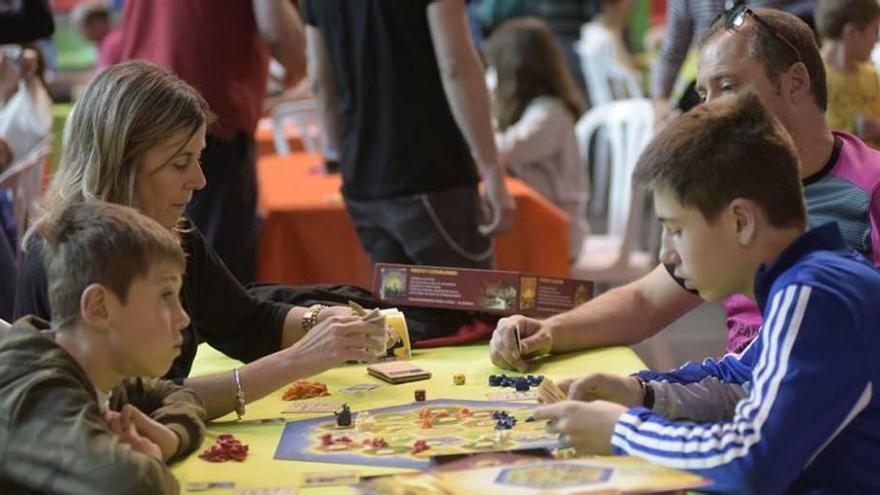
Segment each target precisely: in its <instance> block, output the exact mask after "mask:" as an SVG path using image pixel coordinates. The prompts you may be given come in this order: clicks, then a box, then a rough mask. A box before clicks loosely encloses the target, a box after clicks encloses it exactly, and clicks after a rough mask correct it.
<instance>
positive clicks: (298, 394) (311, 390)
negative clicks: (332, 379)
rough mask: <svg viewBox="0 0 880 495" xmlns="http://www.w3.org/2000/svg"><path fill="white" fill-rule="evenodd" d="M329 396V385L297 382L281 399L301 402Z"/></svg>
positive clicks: (303, 381)
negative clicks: (300, 400)
mask: <svg viewBox="0 0 880 495" xmlns="http://www.w3.org/2000/svg"><path fill="white" fill-rule="evenodd" d="M328 395H330V392H328V391H327V385H325V384H323V383H319V382H307V381H305V380H297V381H295V382H293V383H292V384H291V385H290V387H288V388H287V390H286V391H285V392H284V395H283V396H282V397H281V398H282V399H284V400H299V399H311V398H312V397H325V396H328Z"/></svg>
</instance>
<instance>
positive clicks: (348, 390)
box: [336, 383, 382, 394]
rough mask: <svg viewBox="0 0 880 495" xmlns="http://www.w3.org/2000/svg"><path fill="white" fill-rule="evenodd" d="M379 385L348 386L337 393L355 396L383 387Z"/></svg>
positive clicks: (359, 384) (360, 384) (361, 384)
mask: <svg viewBox="0 0 880 495" xmlns="http://www.w3.org/2000/svg"><path fill="white" fill-rule="evenodd" d="M381 386H382V385H379V384H378V383H358V384H356V385H348V386H346V387H342V388H339V389H337V390H336V392H337V393H342V394H355V393H358V392H369V391H370V390H373V389H376V388H379V387H381Z"/></svg>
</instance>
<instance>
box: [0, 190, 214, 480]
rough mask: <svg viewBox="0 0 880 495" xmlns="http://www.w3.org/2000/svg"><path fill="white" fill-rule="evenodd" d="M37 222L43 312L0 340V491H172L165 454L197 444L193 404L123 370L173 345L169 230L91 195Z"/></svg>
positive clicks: (176, 390)
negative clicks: (44, 277)
mask: <svg viewBox="0 0 880 495" xmlns="http://www.w3.org/2000/svg"><path fill="white" fill-rule="evenodd" d="M41 228H42V229H43V231H42V232H41V233H42V234H43V236H44V237H45V239H46V245H45V247H46V249H45V255H44V262H45V264H46V271H47V274H48V283H49V299H50V302H51V305H52V309H53V319H52V324H51V327H50V326H49V324H47V323H46V322H45V321H43V320H40V319H38V318H37V317H33V316H30V317H25V318H22V319H20V320H18V321H17V322H16V323H15V324H14V325H13V327H12V330H11V331H10V332H9V334H8V335H7V336H5V337H4V338H3V340H2V342H0V445H3V448H2V449H0V493H21V492H28V493H31V492H39V493H83V494H85V493H89V494H94V493H132V494H133V493H151V494H152V493H156V494H165V493H178V491H179V486H178V483H177V480H175V479H174V476H172V474H171V473H170V471H169V470H168V468H167V467H166V466H165V462H169V461H174V460H177V459H180V458H182V457H184V456H186V455H187V454H189V453H190V452H192V451H193V450H195V449H196V448H198V446H199V444H200V443H201V441H202V437H203V436H204V418H205V407H204V403H203V402H202V400H201V398H200V397H199V396H197V395H196V394H195V392H193V391H191V390H189V389H186V388H183V387H179V386H177V385H174V384H173V383H171V382H167V381H163V380H159V379H156V378H134V377H140V376H162V375H163V374H165V373H166V372H167V371H168V368H169V367H170V366H171V362H172V361H173V360H174V358H175V357H177V355H178V354H180V346H181V343H182V340H183V338H182V336H181V330H183V328H184V327H186V325H187V324H188V323H189V317H188V316H187V314H186V312H185V311H184V310H183V308H182V307H181V305H180V297H179V293H180V287H181V283H182V277H183V272H184V266H185V256H184V254H183V250H182V249H181V247H180V241H179V240H178V238H177V236H176V235H175V234H174V233H173V232H171V231H170V230H168V229H166V228H163V227H162V226H161V225H159V224H158V223H156V222H155V221H154V220H151V219H149V218H147V217H146V216H143V215H141V214H139V213H137V212H136V211H135V210H133V209H131V208H128V207H124V206H119V205H114V204H110V203H103V202H97V201H95V202H89V203H82V204H73V205H71V206H69V207H68V208H66V209H65V210H63V211H62V212H61V213H60V215H59V216H58V218H57V219H53V220H51V221H48V222H46V223H45V224H44V226H43V227H41Z"/></svg>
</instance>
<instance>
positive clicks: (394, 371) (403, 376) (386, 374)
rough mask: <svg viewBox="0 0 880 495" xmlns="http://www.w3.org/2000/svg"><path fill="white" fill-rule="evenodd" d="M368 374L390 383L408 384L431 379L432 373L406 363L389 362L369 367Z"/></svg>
mask: <svg viewBox="0 0 880 495" xmlns="http://www.w3.org/2000/svg"><path fill="white" fill-rule="evenodd" d="M367 372H368V373H369V374H371V375H373V376H375V377H376V378H379V379H380V380H384V381H386V382H388V383H394V384H397V383H406V382H414V381H417V380H427V379H428V378H431V372H430V371H428V370H426V369H424V368H419V367H418V366H416V365H414V364H412V363H408V362H406V361H389V362H387V363H377V364H371V365H369V366H367Z"/></svg>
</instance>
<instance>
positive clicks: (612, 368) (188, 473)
mask: <svg viewBox="0 0 880 495" xmlns="http://www.w3.org/2000/svg"><path fill="white" fill-rule="evenodd" d="M412 362H413V363H414V364H417V365H419V366H421V367H423V368H426V369H428V370H430V371H431V372H432V373H433V376H432V378H431V379H430V380H425V381H419V382H414V383H406V384H400V385H390V384H387V383H384V382H381V381H379V380H377V379H375V378H373V377H371V376H369V375H368V374H367V372H366V369H365V367H364V366H348V367H343V368H337V369H333V370H330V371H327V372H325V373H322V374H321V375H318V376H317V377H314V380H317V381H321V382H324V383H326V384H327V386H328V387H329V389H330V391H331V394H333V395H331V396H330V397H324V398H321V399H313V400H334V401H341V400H346V401H348V402H349V404H350V405H351V406H352V410H353V411H354V412H357V411H361V410H364V409H372V408H377V407H386V406H393V405H400V404H405V403H409V402H412V401H413V391H414V390H415V389H418V388H421V389H425V390H426V391H427V399H428V400H431V399H444V398H450V399H470V400H486V394H487V393H488V392H489V391H491V390H497V389H491V388H490V387H489V386H488V384H487V382H488V376H489V375H490V374H497V373H502V372H503V371H502V370H500V369H498V368H496V367H494V366H493V365H492V363H491V362H490V361H489V355H488V347H487V346H486V345H485V344H478V345H471V346H461V347H445V348H438V349H423V350H415V351H414V355H413V358H412ZM235 364H236V362H235V361H234V360H232V359H230V358H228V357H226V356H223V355H222V354H220V353H219V352H217V351H215V350H214V349H211V348H210V347H208V346H207V345H202V346H201V348H200V349H199V352H198V355H197V357H196V362H195V365H194V368H193V369H194V373H193V374H194V375H199V374H207V373H211V372H216V371H228V370H230V369H232V367H233V366H235ZM644 368H645V365H644V363H643V362H642V361H641V360H640V359H639V358H638V357H637V356H636V354H635V353H634V352H633V351H632V350H631V349H629V348H624V347H616V348H609V349H600V350H595V351H590V352H587V353H582V354H570V355H565V356H554V357H552V358H548V359H546V360H545V361H544V362H543V363H542V364H541V366H540V367H539V368H538V369H536V370H535V371H534V373H536V374H543V375H545V376H547V377H550V378H552V379H554V380H559V379H562V378H565V377H569V376H574V375H579V374H583V373H587V372H597V371H603V372H609V373H619V374H629V373H632V372H634V371H638V370H640V369H644ZM456 372H462V373H465V374H466V376H467V383H466V384H465V385H461V386H456V385H454V384H453V383H452V374H453V373H456ZM357 383H377V384H382V386H381V387H380V388H377V389H375V390H371V391H369V392H363V393H359V394H357V395H353V394H345V395H343V394H336V393H334V392H335V391H336V389H338V388H340V387H343V386H346V385H353V384H357ZM281 392H282V391H278V392H277V393H274V394H272V395H270V396H268V397H265V398H263V399H261V400H259V401H256V402H254V403H252V404H249V405H248V408H247V416H246V418H247V419H256V418H270V417H278V416H282V414H281V411H282V409H284V408H285V407H287V405H289V404H290V402H285V401H283V400H281ZM322 415H325V414H314V415H305V414H297V415H285V416H286V417H287V418H288V419H307V418H312V417H318V416H322ZM283 429H284V425H282V424H263V425H239V424H236V423H235V422H234V415H229V416H226V417H224V418H220V420H218V421H215V422H213V423H211V424H210V425H208V437H207V438H206V439H205V446H208V445H210V444H211V443H213V442H214V439H215V438H216V436H217V434H220V433H232V434H234V435H235V436H236V437H237V438H239V439H240V440H241V441H242V442H243V443H246V444H248V445H249V446H250V454H249V455H248V458H247V460H246V461H244V462H243V463H238V462H234V461H229V462H225V463H219V464H214V463H209V462H206V461H203V460H201V459H199V458H198V456H196V455H195V454H194V455H192V456H190V457H189V458H188V459H186V460H185V461H183V462H181V463H179V464H176V465H175V466H173V467H172V471H173V472H174V474H175V476H177V478H178V479H179V480H180V482H181V485H182V486H183V487H184V488H185V486H186V483H187V482H193V481H211V480H213V481H218V480H228V481H234V482H235V484H236V488H266V487H275V486H292V487H297V486H299V484H300V480H301V478H302V475H303V473H306V472H310V471H334V470H335V471H338V470H340V469H357V470H359V471H360V472H361V474H363V475H371V474H384V473H393V472H403V471H406V470H405V469H401V468H382V467H376V466H356V467H355V466H345V465H342V464H329V463H311V462H301V461H276V460H274V459H273V458H272V457H273V455H274V454H275V448H276V447H277V445H278V439H279V438H280V436H281V431H282V430H283ZM204 493H230V491H229V490H213V491H211V492H204ZM299 493H306V494H308V493H322V494H325V493H352V491H351V490H350V489H348V488H345V487H335V488H323V489H319V488H302V489H300V491H299Z"/></svg>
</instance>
